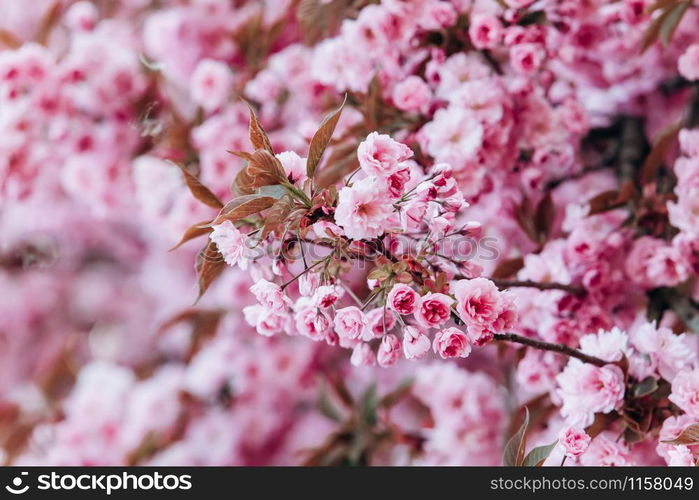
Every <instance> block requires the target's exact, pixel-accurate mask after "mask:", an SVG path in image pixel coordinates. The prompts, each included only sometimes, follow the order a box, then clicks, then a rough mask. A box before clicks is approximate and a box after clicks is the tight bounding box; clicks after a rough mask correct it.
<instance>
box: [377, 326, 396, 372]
mask: <svg viewBox="0 0 699 500" xmlns="http://www.w3.org/2000/svg"><path fill="white" fill-rule="evenodd" d="M400 357H401V343H400V340H398V337H396V336H395V335H393V334H390V333H389V334H388V335H385V336H384V337H383V338H382V339H381V344H379V350H378V352H377V353H376V360H377V362H378V363H379V366H381V367H384V368H386V367H389V366H393V365H394V364H396V363H397V362H398V360H399V359H400Z"/></svg>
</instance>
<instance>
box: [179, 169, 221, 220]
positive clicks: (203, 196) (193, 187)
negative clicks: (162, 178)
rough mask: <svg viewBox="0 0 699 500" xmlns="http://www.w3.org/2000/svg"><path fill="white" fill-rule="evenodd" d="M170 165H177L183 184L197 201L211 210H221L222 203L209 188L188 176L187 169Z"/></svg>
mask: <svg viewBox="0 0 699 500" xmlns="http://www.w3.org/2000/svg"><path fill="white" fill-rule="evenodd" d="M172 163H173V165H177V167H178V168H179V169H180V170H181V171H182V174H183V175H184V182H185V184H187V187H188V188H189V190H190V191H191V192H192V194H193V195H194V197H195V198H196V199H197V200H199V201H201V202H202V203H203V204H205V205H207V206H210V207H211V208H219V209H220V208H223V202H222V201H221V200H219V199H218V196H216V195H215V194H214V193H212V192H211V190H209V188H207V187H206V186H204V184H202V183H201V182H200V181H199V179H197V178H196V177H194V176H193V175H192V174H190V173H189V171H187V169H186V168H184V167H183V166H182V165H178V164H177V163H174V162H172Z"/></svg>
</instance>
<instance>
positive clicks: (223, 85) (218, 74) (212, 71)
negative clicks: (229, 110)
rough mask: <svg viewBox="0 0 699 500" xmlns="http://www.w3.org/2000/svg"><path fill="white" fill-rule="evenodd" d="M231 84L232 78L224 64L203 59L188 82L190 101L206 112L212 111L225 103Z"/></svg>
mask: <svg viewBox="0 0 699 500" xmlns="http://www.w3.org/2000/svg"><path fill="white" fill-rule="evenodd" d="M232 84H233V76H232V74H231V71H230V70H229V69H228V66H226V64H224V63H222V62H220V61H214V60H212V59H204V60H202V61H201V62H200V63H199V64H198V65H197V68H196V70H195V71H194V74H193V75H192V81H191V82H190V89H191V90H190V92H191V96H192V101H194V102H195V103H197V104H199V105H200V106H201V107H203V108H204V109H205V110H207V111H213V110H215V109H216V108H219V107H221V106H222V105H223V104H224V103H225V102H226V100H227V99H228V97H229V93H230V91H231V86H232Z"/></svg>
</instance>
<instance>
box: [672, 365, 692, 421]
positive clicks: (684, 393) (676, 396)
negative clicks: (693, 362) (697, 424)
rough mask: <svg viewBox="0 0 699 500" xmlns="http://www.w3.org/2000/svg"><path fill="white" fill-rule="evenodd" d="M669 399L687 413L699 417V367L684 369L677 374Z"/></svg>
mask: <svg viewBox="0 0 699 500" xmlns="http://www.w3.org/2000/svg"><path fill="white" fill-rule="evenodd" d="M669 399H670V401H672V402H673V403H675V404H676V405H677V406H679V407H680V408H681V409H682V410H683V411H684V412H685V413H686V414H687V415H690V416H691V417H694V418H696V419H699V368H694V369H693V370H690V369H684V370H682V371H681V372H679V373H678V374H677V375H676V376H675V378H674V379H673V380H672V392H671V393H670V397H669Z"/></svg>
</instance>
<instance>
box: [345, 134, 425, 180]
mask: <svg viewBox="0 0 699 500" xmlns="http://www.w3.org/2000/svg"><path fill="white" fill-rule="evenodd" d="M357 156H358V158H359V166H360V167H361V168H362V170H363V171H364V172H365V173H366V174H367V175H369V176H377V177H388V176H389V175H391V174H393V173H395V172H396V171H397V170H398V169H399V168H401V167H400V164H401V163H402V162H404V161H405V160H407V159H409V158H410V157H411V156H413V152H412V150H411V149H410V148H409V147H408V146H406V145H405V144H401V143H400V142H397V141H394V140H393V139H392V138H391V137H390V136H388V135H385V134H379V133H378V132H372V133H371V134H369V135H368V136H367V138H366V139H365V140H364V141H362V142H361V143H360V144H359V148H358V149H357Z"/></svg>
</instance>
